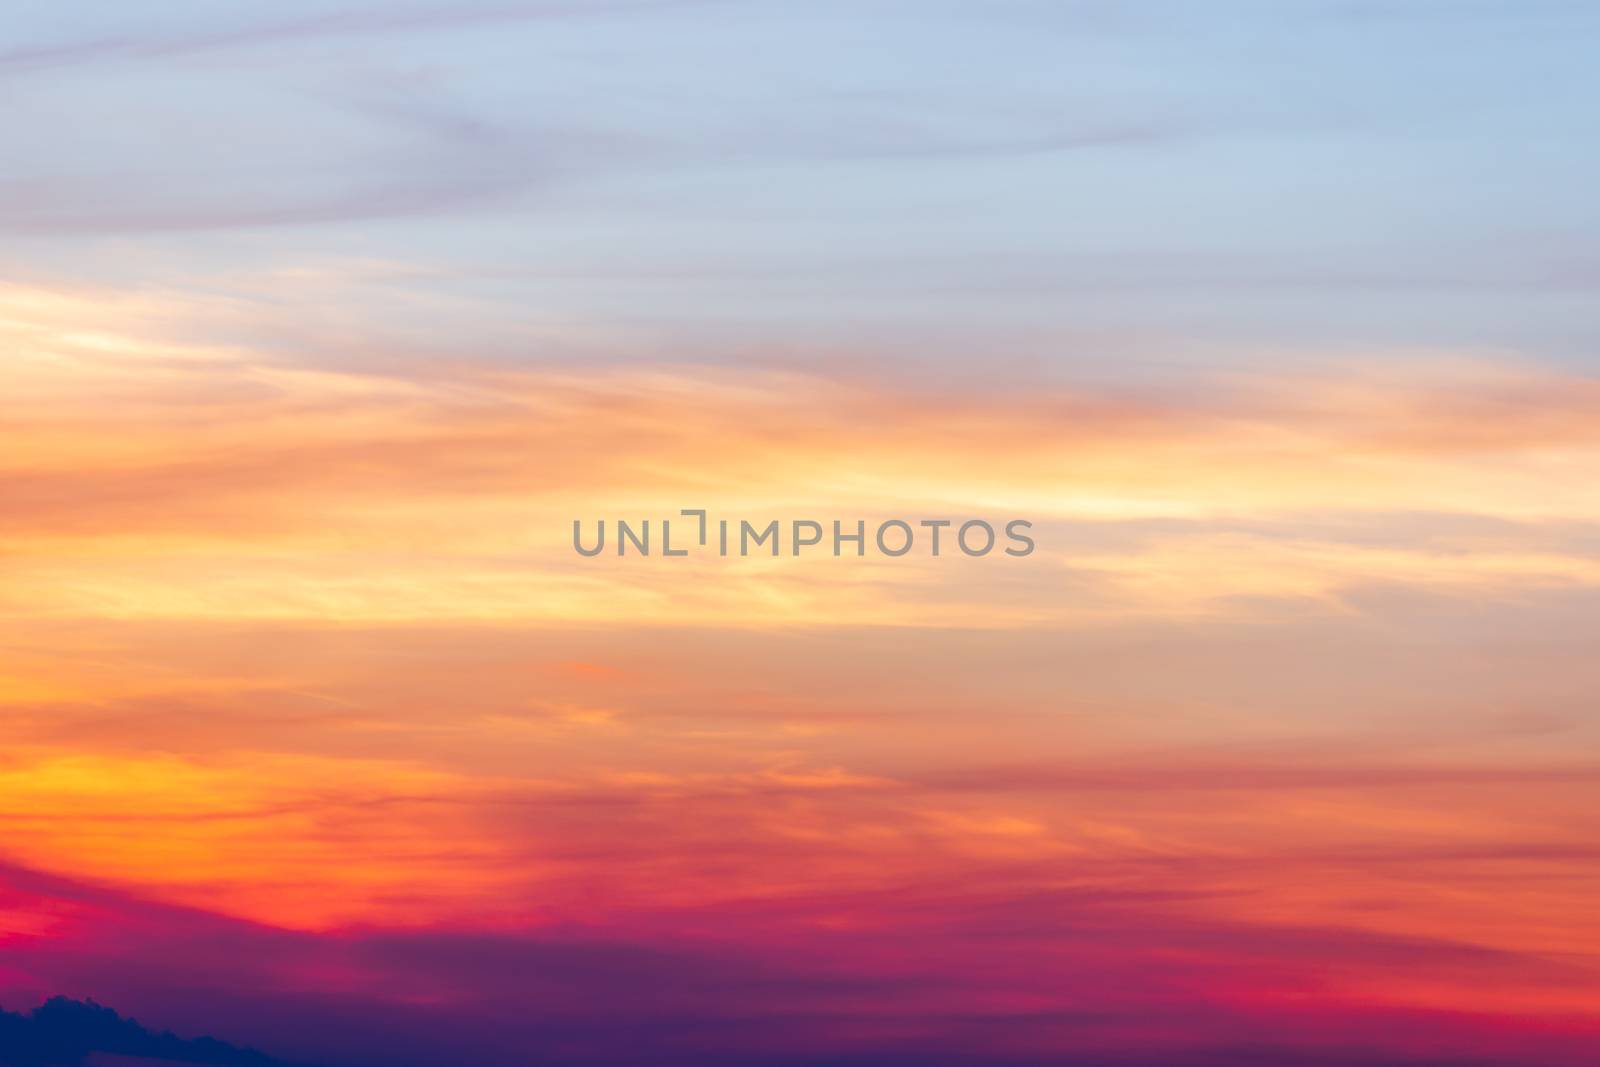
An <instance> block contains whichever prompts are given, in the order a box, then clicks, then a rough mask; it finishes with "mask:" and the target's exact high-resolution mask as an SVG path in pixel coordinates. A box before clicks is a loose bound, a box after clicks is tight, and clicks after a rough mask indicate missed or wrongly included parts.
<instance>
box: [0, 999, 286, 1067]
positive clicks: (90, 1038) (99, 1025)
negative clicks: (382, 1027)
mask: <svg viewBox="0 0 1600 1067" xmlns="http://www.w3.org/2000/svg"><path fill="white" fill-rule="evenodd" d="M94 1053H114V1054H117V1055H121V1056H131V1057H140V1058H143V1059H149V1060H167V1061H170V1062H173V1063H194V1064H208V1065H215V1067H283V1065H282V1063H281V1061H278V1060H274V1059H273V1058H271V1057H270V1056H267V1055H265V1054H263V1053H260V1052H256V1051H255V1050H253V1049H245V1048H239V1047H237V1046H235V1045H230V1044H228V1043H227V1042H225V1041H218V1040H217V1039H216V1038H213V1037H199V1038H194V1039H192V1040H189V1039H185V1038H181V1037H178V1036H176V1035H175V1034H172V1033H171V1032H168V1031H163V1032H161V1033H159V1034H158V1033H155V1032H153V1031H150V1030H147V1029H145V1028H144V1027H143V1026H140V1025H139V1023H138V1022H137V1021H136V1020H133V1019H124V1018H123V1017H122V1016H120V1015H118V1014H117V1013H116V1012H114V1011H112V1010H111V1009H110V1008H107V1007H104V1006H103V1005H100V1004H96V1003H95V1002H94V1001H92V1000H88V1001H83V1000H70V999H68V998H67V997H52V998H51V999H50V1000H48V1001H46V1002H45V1003H43V1004H41V1005H40V1006H39V1007H37V1008H35V1009H34V1010H33V1011H32V1012H30V1013H29V1014H26V1015H23V1014H20V1013H17V1012H10V1011H5V1010H0V1067H72V1065H76V1064H80V1063H82V1062H83V1061H84V1059H85V1058H86V1057H88V1056H90V1055H93V1054H94Z"/></svg>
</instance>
